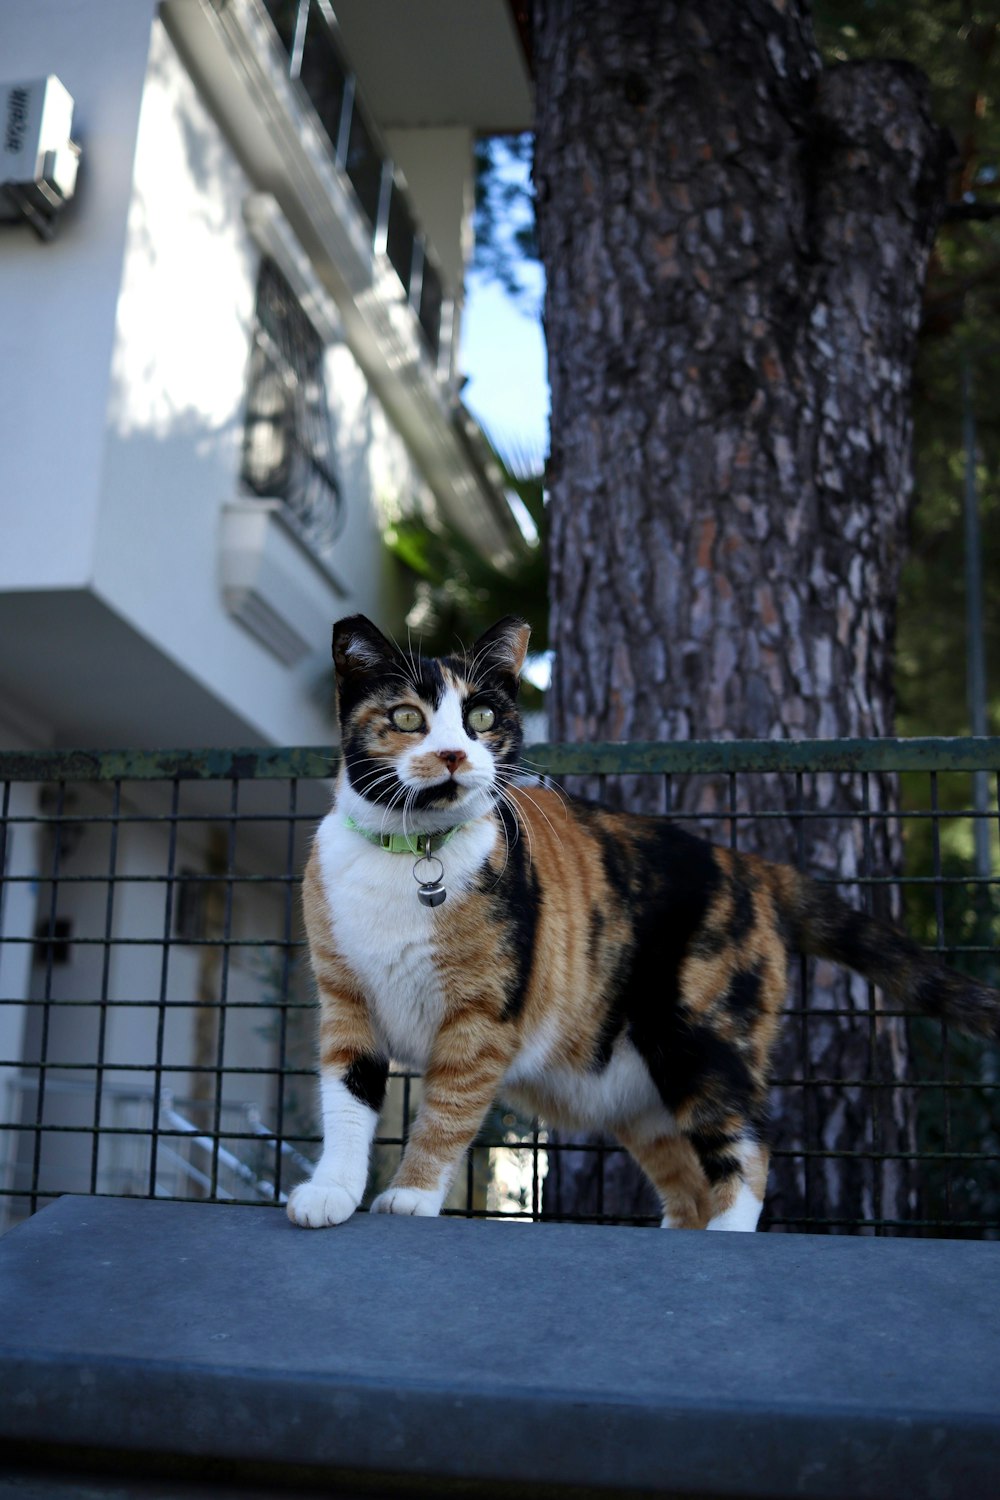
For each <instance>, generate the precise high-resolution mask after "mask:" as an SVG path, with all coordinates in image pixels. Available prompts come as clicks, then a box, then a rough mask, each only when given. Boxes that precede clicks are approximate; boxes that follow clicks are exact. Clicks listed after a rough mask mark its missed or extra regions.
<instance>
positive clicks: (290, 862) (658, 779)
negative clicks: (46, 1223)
mask: <svg viewBox="0 0 1000 1500" xmlns="http://www.w3.org/2000/svg"><path fill="white" fill-rule="evenodd" d="M527 758H528V760H529V761H530V763H531V764H532V765H533V766H535V767H537V768H538V770H539V771H540V772H542V773H543V774H544V775H546V776H548V777H554V778H559V777H562V776H565V775H572V776H573V777H575V778H577V784H579V779H580V778H585V779H586V789H587V790H589V791H592V792H594V793H596V794H598V795H601V796H604V797H607V798H608V799H609V800H610V801H612V802H614V801H615V800H616V798H621V797H622V795H623V794H624V792H623V789H625V788H627V787H628V786H629V785H634V784H635V778H637V777H641V778H643V782H644V784H645V786H646V788H647V792H648V790H649V788H650V787H653V788H654V789H656V790H654V797H655V798H657V799H658V802H659V805H660V806H661V808H662V810H663V811H665V812H669V813H670V814H671V815H672V816H674V817H675V818H678V819H683V820H684V821H685V822H686V824H687V825H688V826H692V827H694V828H696V829H698V830H699V831H701V832H702V833H704V834H705V835H706V836H707V837H710V838H712V839H713V840H714V841H716V842H720V843H727V844H729V845H731V846H732V847H736V848H743V849H752V848H757V847H761V845H763V847H764V848H765V849H766V850H767V851H769V852H773V851H774V850H775V849H777V851H778V852H779V853H781V854H783V857H785V858H787V859H789V860H790V861H791V862H793V863H796V864H798V865H799V866H800V867H802V868H806V869H810V870H811V871H812V872H813V873H816V874H818V875H820V877H821V878H826V879H829V880H830V881H831V884H832V885H833V886H835V887H839V888H840V889H842V890H843V892H844V893H845V895H846V896H847V899H849V900H852V901H854V902H855V903H857V904H868V905H873V904H874V905H876V906H878V905H881V906H882V907H883V908H884V909H886V910H889V911H890V912H891V913H892V914H893V915H894V916H895V917H896V918H897V920H899V921H900V923H901V925H903V926H905V927H906V928H907V929H908V930H909V931H910V932H911V933H912V934H913V935H914V936H915V937H917V938H918V939H919V940H920V941H921V942H923V943H924V944H925V946H927V947H929V948H931V949H934V950H936V951H937V952H938V953H939V954H940V956H941V957H942V958H943V959H944V960H945V961H946V962H948V963H950V964H952V965H954V966H956V967H959V968H961V969H964V970H967V971H968V972H970V973H972V974H975V975H976V977H978V978H980V979H982V980H984V981H985V982H987V983H996V981H997V978H998V976H1000V946H998V934H997V921H996V914H997V888H998V885H1000V881H998V879H997V877H996V869H997V859H996V847H997V835H998V829H1000V801H998V798H1000V776H998V772H1000V741H996V740H981V741H909V742H905V741H895V742H894V741H887V742H870V743H869V742H852V743H847V742H843V743H838V742H829V743H824V744H823V745H819V744H815V743H813V744H809V743H798V744H794V745H792V744H787V743H774V744H769V745H748V744H742V745H741V744H739V743H731V744H719V745H702V746H698V745H686V746H673V747H670V746H659V747H655V746H631V747H628V746H605V747H589V748H587V747H572V748H571V747H558V746H536V747H534V748H533V749H532V750H531V751H530V752H529V754H528V757H527ZM332 768H333V762H332V759H331V756H330V754H329V752H322V751H284V752H281V751H262V752H256V751H249V752H220V751H211V752H204V753H196V752H189V753H188V752H186V753H179V754H159V755H157V754H149V755H144V754H139V753H136V754H131V755H130V754H112V753H106V754H104V753H102V754H95V755H82V754H79V753H76V752H62V753H59V754H15V753H5V754H2V755H0V875H2V877H3V878H2V884H0V1229H3V1228H6V1227H9V1225H10V1224H12V1223H15V1222H17V1221H18V1220H19V1219H21V1218H23V1217H24V1216H26V1215H27V1214H28V1213H31V1212H33V1211H34V1210H35V1209H36V1208H38V1207H39V1206H41V1205H43V1204H45V1203H46V1202H49V1201H50V1200H51V1199H52V1198H54V1197H56V1196H58V1195H60V1194H61V1193H65V1192H73V1193H99V1194H114V1195H132V1196H142V1197H153V1196H155V1197H159V1198H168V1199H176V1198H182V1199H192V1198H195V1199H204V1200H207V1201H226V1202H234V1203H254V1204H262V1203H271V1204H280V1203H282V1202H283V1201H284V1200H285V1198H286V1197H287V1194H288V1192H289V1190H290V1189H291V1187H292V1186H294V1184H295V1183H296V1182H297V1181H299V1180H301V1179H302V1178H303V1177H304V1176H305V1175H307V1173H308V1171H309V1169H310V1163H311V1161H312V1160H314V1159H315V1157H316V1155H317V1154H318V1148H319V1145H320V1139H319V1135H318V1132H317V1123H316V1113H315V1110H316V1090H315V1084H314V1030H315V1021H316V1013H315V1005H314V999H313V994H312V986H311V981H310V976H309V970H308V960H307V955H306V947H305V941H304V935H303V930H302V925H301V916H300V911H299V884H300V881H301V874H302V869H303V866H304V863H305V859H306V856H307V853H308V847H309V843H310V839H311V836H312V833H313V830H314V828H315V826H316V823H317V821H318V819H319V818H320V817H322V816H323V814H324V812H325V810H326V807H327V805H328V803H329V795H330V780H329V778H330V776H331V774H332ZM838 778H839V780H840V782H841V783H843V784H845V785H846V784H848V783H849V785H850V788H851V797H850V798H849V799H848V800H849V802H850V804H851V805H850V806H847V807H846V808H845V807H842V806H840V805H839V804H838V803H837V801H836V798H833V799H831V795H830V787H831V785H832V784H833V783H834V782H836V781H837V780H838ZM887 787H888V788H889V791H888V792H887V791H886V788H887ZM831 830H833V832H832V834H831ZM824 840H825V842H826V844H827V845H829V846H830V847H831V848H835V849H836V850H837V851H839V854H840V855H843V852H844V850H845V849H850V848H853V849H854V850H855V851H856V858H855V860H854V864H853V866H851V862H850V860H848V861H847V865H848V867H849V868H848V870H847V874H846V875H845V873H844V869H843V868H842V866H843V864H844V861H843V859H842V858H841V859H840V864H839V866H838V869H837V870H829V869H827V870H825V871H824V869H822V868H820V869H817V868H816V850H817V847H818V845H819V843H822V842H823V841H824ZM894 864H895V868H894ZM887 903H888V904H887ZM420 1088H421V1082H420V1079H419V1077H417V1076H416V1075H413V1074H409V1073H406V1072H404V1071H402V1070H400V1069H393V1072H392V1075H391V1080H390V1089H389V1094H388V1098H387V1102H386V1106H385V1109H384V1111H383V1115H382V1119H381V1122H380V1127H379V1134H378V1136H377V1138H376V1146H375V1151H374V1155H373V1166H372V1173H371V1179H370V1183H369V1197H370V1196H372V1195H373V1194H374V1193H375V1192H377V1191H379V1190H380V1189H381V1188H382V1187H383V1186H385V1184H386V1182H387V1181H388V1178H389V1176H390V1175H391V1173H392V1171H393V1169H394V1167H395V1164H396V1163H397V1162H398V1160H399V1156H400V1153H401V1151H402V1148H403V1147H404V1145H405V1142H406V1139H407V1135H408V1131H409V1129H410V1126H411V1123H412V1120H413V1117H414V1115H415V1112H416V1109H417V1108H418V1106H419V1101H420ZM998 1089H1000V1083H998V1070H997V1052H996V1049H995V1048H993V1047H990V1046H988V1045H984V1044H980V1043H974V1042H971V1041H969V1040H968V1039H966V1038H964V1037H959V1036H956V1035H954V1034H949V1032H948V1030H947V1028H944V1027H942V1026H941V1025H939V1024H937V1023H932V1022H929V1021H927V1020H925V1019H917V1018H915V1017H912V1016H910V1015H909V1014H907V1013H905V1012H901V1011H894V1010H892V1009H890V1008H887V1007H886V1006H885V1004H884V1003H883V1002H882V1000H881V997H880V996H878V995H876V993H875V992H874V991H873V990H872V989H871V987H870V986H867V985H860V986H859V984H858V983H857V982H854V983H853V984H852V983H849V982H848V981H846V980H843V981H841V980H837V979H836V977H835V976H833V975H831V974H829V973H826V972H824V970H823V966H822V965H817V964H815V963H812V962H810V963H806V962H805V961H802V962H801V963H800V964H798V965H797V966H796V968H795V970H794V982H793V984H792V986H791V989H790V994H789V1002H788V1009H787V1012H786V1021H785V1040H784V1042H783V1045H782V1048H781V1050H780V1051H779V1053H778V1055H777V1062H776V1076H775V1079H774V1089H773V1097H774V1113H775V1137H774V1138H775V1151H774V1168H773V1181H772V1191H771V1193H770V1194H769V1198H768V1204H767V1207H766V1210H765V1219H764V1221H763V1225H764V1227H770V1228H772V1229H780V1230H812V1231H820V1232H844V1231H855V1232H857V1231H861V1232H868V1233H884V1232H891V1233H909V1234H948V1235H969V1236H987V1237H997V1236H998V1235H1000V1098H998ZM622 1160H623V1154H622V1153H621V1151H620V1149H619V1148H617V1147H616V1146H615V1144H614V1142H613V1141H611V1140H608V1139H587V1138H579V1137H575V1136H569V1135H566V1134H562V1133H559V1132H555V1131H551V1130H549V1129H547V1128H546V1125H545V1122H544V1121H537V1120H525V1119H522V1118H520V1117H519V1116H518V1115H517V1113H516V1112H515V1111H512V1110H508V1109H506V1108H505V1107H504V1106H503V1105H502V1104H498V1105H497V1106H496V1107H495V1108H494V1109H493V1110H492V1111H491V1113H490V1115H489V1117H488V1118H487V1120H486V1122H485V1123H484V1126H483V1129H482V1131H481V1132H480V1135H479V1137H478V1139H477V1141H476V1143H475V1144H474V1146H473V1148H472V1149H471V1150H470V1152H469V1153H468V1156H467V1159H466V1163H465V1166H464V1169H463V1171H462V1172H461V1173H460V1174H459V1178H458V1180H457V1182H456V1184H455V1186H454V1187H453V1189H452V1192H451V1195H450V1197H449V1199H448V1203H447V1205H446V1211H447V1212H452V1213H461V1214H468V1215H483V1216H505V1217H512V1218H520V1219H537V1218H544V1217H554V1218H582V1219H588V1220H596V1221H605V1222H622V1221H626V1222H636V1223H646V1222H650V1223H651V1222H655V1221H656V1217H655V1211H654V1205H653V1204H652V1202H651V1200H650V1199H649V1198H648V1197H644V1196H643V1192H642V1190H641V1189H639V1188H636V1186H635V1185H634V1183H630V1181H629V1180H628V1179H627V1178H626V1177H624V1176H623V1172H622ZM366 1201H367V1200H366Z"/></svg>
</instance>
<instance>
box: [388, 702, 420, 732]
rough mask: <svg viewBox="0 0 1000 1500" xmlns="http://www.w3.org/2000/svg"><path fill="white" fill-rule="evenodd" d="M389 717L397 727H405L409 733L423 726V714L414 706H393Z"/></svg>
mask: <svg viewBox="0 0 1000 1500" xmlns="http://www.w3.org/2000/svg"><path fill="white" fill-rule="evenodd" d="M390 717H391V719H392V722H393V723H394V724H395V726H396V728H397V729H405V730H406V731H407V732H408V733H411V734H412V732H413V731H414V730H415V729H423V727H424V716H423V714H422V713H421V712H420V711H419V709H416V708H394V709H393V711H392V713H391V715H390Z"/></svg>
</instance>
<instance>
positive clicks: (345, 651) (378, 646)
mask: <svg viewBox="0 0 1000 1500" xmlns="http://www.w3.org/2000/svg"><path fill="white" fill-rule="evenodd" d="M333 662H334V666H335V667H336V668H337V676H338V677H353V676H356V675H358V674H361V673H365V672H374V671H377V669H378V668H379V667H384V666H386V665H387V664H388V663H392V664H394V665H398V664H399V652H398V651H397V650H396V647H395V646H394V645H393V644H392V642H391V641H389V640H387V639H386V637H385V636H384V635H383V634H382V632H381V630H379V629H378V628H377V627H376V626H374V625H373V624H372V622H371V620H369V619H368V617H367V616H366V615H349V616H348V617H347V619H345V620H338V621H337V623H336V625H334V627H333Z"/></svg>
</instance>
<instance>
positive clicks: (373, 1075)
mask: <svg viewBox="0 0 1000 1500" xmlns="http://www.w3.org/2000/svg"><path fill="white" fill-rule="evenodd" d="M388 1076H389V1063H388V1060H387V1059H386V1058H384V1057H381V1056H379V1057H357V1058H355V1060H354V1062H352V1063H351V1066H350V1067H349V1068H348V1070H347V1072H346V1073H345V1074H344V1083H345V1085H346V1086H347V1089H348V1092H349V1093H351V1094H353V1095H354V1097H355V1099H357V1100H358V1102H359V1103H361V1104H367V1106H368V1108H369V1109H373V1110H374V1111H375V1113H376V1114H378V1112H379V1110H380V1109H381V1108H382V1103H383V1100H384V1099H385V1085H386V1079H387V1078H388Z"/></svg>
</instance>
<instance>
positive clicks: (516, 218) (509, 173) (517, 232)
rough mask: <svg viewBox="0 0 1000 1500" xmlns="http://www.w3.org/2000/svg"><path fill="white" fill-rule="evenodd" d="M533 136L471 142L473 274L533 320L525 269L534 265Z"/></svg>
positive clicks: (532, 292) (533, 294)
mask: <svg viewBox="0 0 1000 1500" xmlns="http://www.w3.org/2000/svg"><path fill="white" fill-rule="evenodd" d="M533 154H534V137H533V136H532V135H529V134H527V133H525V134H522V135H501V136H490V137H488V138H485V137H484V138H482V139H480V140H478V141H477V142H476V148H475V162H476V201H475V215H476V216H475V228H476V247H475V252H474V254H473V258H472V268H471V269H472V271H473V273H474V274H478V275H481V276H483V277H487V278H489V279H491V280H493V281H497V282H499V284H500V285H501V286H502V287H503V288H504V290H505V291H506V292H507V294H508V295H509V296H510V297H512V298H513V299H514V301H515V302H517V303H518V304H519V305H520V306H521V308H522V310H523V311H524V312H526V313H528V314H530V315H531V316H537V315H538V308H537V306H536V300H537V289H536V284H535V282H534V280H533V279H532V278H531V277H530V276H529V275H528V274H527V268H528V267H529V266H531V265H535V264H536V263H537V262H538V258H539V257H538V242H537V239H536V234H535V195H534V188H533V186H532V182H531V163H532V157H533Z"/></svg>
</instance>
